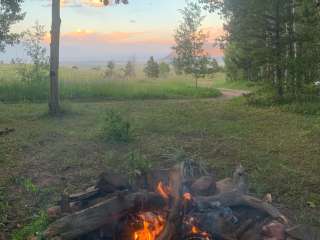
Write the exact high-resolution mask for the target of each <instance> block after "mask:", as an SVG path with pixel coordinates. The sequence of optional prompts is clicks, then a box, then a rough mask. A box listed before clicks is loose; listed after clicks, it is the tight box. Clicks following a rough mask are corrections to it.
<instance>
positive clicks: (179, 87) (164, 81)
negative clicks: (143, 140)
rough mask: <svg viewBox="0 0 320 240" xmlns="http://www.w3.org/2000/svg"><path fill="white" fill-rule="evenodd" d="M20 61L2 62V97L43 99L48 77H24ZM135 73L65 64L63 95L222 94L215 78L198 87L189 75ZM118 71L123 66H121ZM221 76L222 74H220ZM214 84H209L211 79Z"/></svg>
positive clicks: (86, 97)
mask: <svg viewBox="0 0 320 240" xmlns="http://www.w3.org/2000/svg"><path fill="white" fill-rule="evenodd" d="M19 68H21V66H19V65H2V66H1V65H0V72H1V75H0V101H4V102H23V101H32V102H41V101H46V100H47V99H48V94H47V93H48V88H49V85H48V81H39V82H38V81H35V82H26V81H21V79H20V77H19V74H18V73H17V72H19ZM137 68H138V69H137V73H136V76H135V77H132V78H129V79H124V78H123V77H119V76H116V77H115V78H112V79H107V78H105V77H104V71H103V69H99V68H95V69H92V68H81V69H72V68H70V67H69V68H68V67H64V68H62V69H61V70H60V78H61V81H60V88H61V92H60V95H61V99H69V100H71V99H73V100H74V99H76V100H90V101H92V100H97V99H99V100H101V99H113V100H114V99H117V100H121V99H122V100H123V99H170V98H171V99H172V98H203V97H205V98H206V97H216V96H219V91H217V90H215V89H213V87H212V81H202V83H203V84H200V86H199V87H198V88H195V87H194V85H195V83H194V80H193V79H192V78H190V77H188V76H176V75H174V74H170V75H169V76H166V77H160V78H158V79H152V80H150V79H147V78H146V77H145V76H144V74H143V72H142V66H138V67H137ZM117 72H118V73H119V72H120V70H119V69H118V71H117ZM217 77H219V75H217ZM208 82H209V83H210V85H207V83H208Z"/></svg>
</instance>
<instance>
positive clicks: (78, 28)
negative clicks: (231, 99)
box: [0, 0, 222, 62]
mask: <svg viewBox="0 0 320 240" xmlns="http://www.w3.org/2000/svg"><path fill="white" fill-rule="evenodd" d="M50 2H51V1H50V0H25V3H24V5H23V9H24V11H25V12H26V18H25V20H24V21H23V22H20V23H18V24H16V25H15V26H14V31H16V32H21V31H24V30H26V29H28V28H30V27H32V25H34V23H35V22H36V21H38V22H39V23H40V24H42V25H44V26H45V29H46V30H47V31H48V32H49V30H50V25H51V8H50V7H51V6H50ZM185 5H186V2H185V0H129V4H128V5H111V6H108V7H104V6H102V4H101V3H100V2H99V0H62V9H61V19H62V25H61V50H60V59H61V62H81V61H83V62H90V61H91V62H95V61H108V60H115V61H125V60H128V59H132V58H134V59H136V60H137V61H140V60H141V61H145V60H146V59H147V58H148V57H150V56H154V57H155V58H157V59H162V58H165V57H166V56H168V55H169V54H170V53H171V52H172V50H171V47H172V46H173V45H174V40H173V33H174V30H175V29H176V28H177V26H178V25H179V22H180V21H181V14H180V13H179V12H178V10H179V9H182V8H183V7H184V6H185ZM204 14H205V15H206V18H205V20H204V22H203V29H204V30H205V31H207V32H210V38H209V43H210V44H207V45H208V46H210V53H211V55H214V56H221V55H222V52H221V51H220V50H219V49H214V48H213V47H212V48H211V43H212V42H213V41H214V39H215V38H216V37H217V36H219V35H221V34H222V20H221V19H220V17H219V16H217V15H214V14H209V13H204ZM44 42H45V45H47V46H48V45H49V42H50V37H49V34H48V35H47V37H46V38H45V41H44ZM15 57H20V58H23V59H24V58H25V55H24V53H23V48H22V46H19V45H18V46H17V45H16V46H14V47H9V48H7V51H6V53H4V54H1V53H0V60H5V61H8V60H9V59H11V58H15Z"/></svg>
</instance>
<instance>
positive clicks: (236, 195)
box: [195, 190, 288, 224]
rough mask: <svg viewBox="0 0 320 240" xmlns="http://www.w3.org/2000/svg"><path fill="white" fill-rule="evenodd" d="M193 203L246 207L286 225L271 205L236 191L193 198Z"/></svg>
mask: <svg viewBox="0 0 320 240" xmlns="http://www.w3.org/2000/svg"><path fill="white" fill-rule="evenodd" d="M195 201H196V202H197V203H199V204H202V205H203V206H207V207H209V208H210V207H211V206H212V205H214V206H216V204H217V203H219V204H220V206H222V207H235V206H247V207H251V208H254V209H257V210H259V211H261V212H263V213H266V214H268V215H269V216H270V217H272V218H273V219H276V220H279V221H281V222H282V223H284V224H287V223H288V220H287V218H286V217H285V216H284V215H282V214H281V213H280V211H279V210H278V209H277V208H275V207H273V206H272V205H271V204H269V203H267V202H265V201H263V200H260V199H257V198H255V197H252V196H249V195H244V194H243V193H242V192H240V191H238V190H233V191H230V192H224V193H220V194H218V195H214V196H210V197H201V196H199V197H195Z"/></svg>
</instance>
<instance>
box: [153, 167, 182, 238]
mask: <svg viewBox="0 0 320 240" xmlns="http://www.w3.org/2000/svg"><path fill="white" fill-rule="evenodd" d="M184 180H185V169H184V163H180V164H177V165H176V166H175V167H174V168H173V169H172V170H171V171H170V173H169V189H170V196H171V197H172V204H171V207H170V209H169V211H170V212H169V215H168V218H167V222H166V226H165V228H164V230H163V231H162V233H161V234H160V236H159V237H158V238H157V239H158V240H173V239H174V237H175V236H179V233H178V232H177V231H178V230H179V229H180V228H181V224H182V220H183V216H182V215H181V211H182V207H183V206H182V204H183V198H182V194H183V183H184Z"/></svg>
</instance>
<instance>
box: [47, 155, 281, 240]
mask: <svg viewBox="0 0 320 240" xmlns="http://www.w3.org/2000/svg"><path fill="white" fill-rule="evenodd" d="M152 176H153V177H152ZM212 176H213V175H212V174H209V173H208V172H207V171H203V169H202V168H201V167H199V166H198V165H197V163H195V162H193V161H190V160H189V161H184V162H181V163H179V164H177V165H175V166H174V167H173V168H171V169H163V170H161V169H160V170H153V171H150V173H146V174H145V176H140V178H139V179H138V180H137V181H135V183H134V185H133V186H130V185H129V184H128V181H127V180H126V179H125V178H123V177H122V176H119V175H117V174H114V173H110V172H109V173H105V174H103V175H101V176H100V178H99V181H98V183H97V185H96V186H94V187H91V188H89V189H88V190H87V191H85V192H83V193H79V194H73V195H70V196H68V195H65V196H64V197H63V198H62V200H61V202H60V205H61V206H59V207H53V208H51V212H52V215H53V216H55V217H57V215H59V214H60V216H61V215H62V216H63V214H64V215H65V214H67V215H65V216H63V217H62V218H60V219H58V220H57V221H55V222H54V223H52V224H51V225H50V226H49V228H48V229H47V231H46V232H45V235H46V237H48V238H49V239H50V238H52V237H56V236H57V237H60V238H61V239H66V240H69V239H70V240H71V239H82V238H81V237H84V238H83V239H86V240H87V239H90V240H91V239H101V238H100V237H99V234H100V235H101V232H105V233H107V235H108V237H107V238H103V239H108V240H109V239H110V240H111V239H112V240H181V239H183V240H191V239H199V240H212V239H221V240H254V239H263V237H264V239H268V240H269V239H272V237H274V238H273V240H282V238H281V236H282V234H283V231H282V230H283V229H285V224H287V219H286V218H285V217H284V216H283V215H282V214H281V213H280V212H279V211H278V209H276V208H275V207H273V206H272V205H271V204H270V202H271V201H269V200H268V201H264V200H260V199H257V198H255V197H253V196H250V195H248V194H247V191H248V185H247V181H246V177H245V171H244V168H243V167H242V166H239V167H238V168H237V169H236V171H235V172H234V174H233V177H232V178H227V179H223V180H221V181H218V182H216V181H215V179H214V177H212ZM141 188H142V189H148V190H149V191H156V192H157V193H154V192H147V191H140V190H139V191H138V190H136V189H141ZM133 191H136V192H134V193H132V192H133ZM268 199H269V198H268ZM54 213H58V214H56V215H55V214H54ZM273 221H275V224H273V225H272V224H271V223H272V222H273ZM114 225H118V228H115V226H114ZM280 230H281V231H280ZM262 233H263V234H264V235H265V236H263V235H262ZM88 234H89V235H90V236H91V237H89V238H87V235H88ZM96 236H98V237H96Z"/></svg>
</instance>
